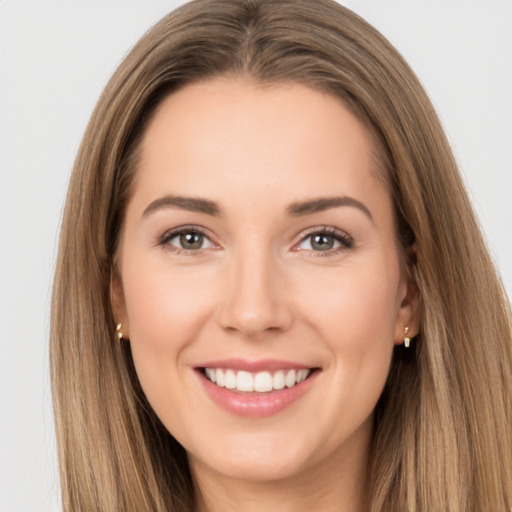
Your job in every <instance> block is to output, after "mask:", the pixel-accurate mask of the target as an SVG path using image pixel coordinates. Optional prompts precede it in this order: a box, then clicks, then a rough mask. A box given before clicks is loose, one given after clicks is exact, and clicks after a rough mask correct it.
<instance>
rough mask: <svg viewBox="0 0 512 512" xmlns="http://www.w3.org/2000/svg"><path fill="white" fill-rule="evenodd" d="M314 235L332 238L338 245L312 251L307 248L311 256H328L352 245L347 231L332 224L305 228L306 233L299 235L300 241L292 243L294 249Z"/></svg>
mask: <svg viewBox="0 0 512 512" xmlns="http://www.w3.org/2000/svg"><path fill="white" fill-rule="evenodd" d="M315 235H320V236H322V235H323V236H326V237H329V238H333V239H334V240H335V241H336V242H338V243H339V244H340V245H339V247H337V248H332V249H328V250H325V251H314V250H311V249H309V250H307V251H306V252H307V253H309V257H312V258H326V257H329V256H333V255H337V254H339V253H341V252H344V251H347V250H349V249H352V248H353V247H354V240H353V239H352V237H350V236H349V235H348V234H347V233H345V232H344V231H341V230H339V229H337V228H334V227H332V226H323V227H322V228H318V227H315V228H310V229H309V230H307V231H306V233H304V234H303V235H302V236H301V239H300V241H299V242H298V243H296V244H295V245H294V250H295V251H299V250H300V249H296V247H298V246H299V245H301V244H303V243H304V242H305V241H306V240H308V239H311V238H312V237H313V236H315Z"/></svg>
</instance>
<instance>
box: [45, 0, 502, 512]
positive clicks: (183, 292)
mask: <svg viewBox="0 0 512 512" xmlns="http://www.w3.org/2000/svg"><path fill="white" fill-rule="evenodd" d="M52 314H53V319H52V343H51V351H52V356H51V358H52V361H51V363H52V382H53V394H54V406H55V414H56V421H57V431H58V440H59V452H60V464H61V480H62V488H63V503H64V508H65V509H66V510H106V511H110V510H162V511H163V510H212V511H215V510H231V509H232V510H262V509H265V508H269V507H271V506H272V507H274V508H276V509H278V510H305V509H312V508H314V509H317V510H375V511H376V510H385V511H391V510H393V511H394V510H411V511H414V510H416V511H420V510H421V511H427V510H428V511H430V510H450V511H457V510H459V511H465V510H493V511H494V510H503V511H505V510H509V509H510V507H511V506H512V471H511V467H512V443H511V434H510V432H511V405H512V404H511V390H512V383H511V380H512V376H511V370H512V343H511V329H510V311H509V306H508V303H507V301H506V299H505V295H504V292H503V289H502V287H501V284H500V282H499V279H498V278H497V276H496V273H495V270H494V268H493V265H492V263H491V261H490V259H489V256H488V254H487V251H486V249H485V246H484V243H483V241H482V237H481V235H480V232H479V229H478V226H477V223H476V221H475V218H474V215H473V213H472V209H471V206H470V204H469V201H468V199H467V195H466V193H465V191H464V188H463V185H462V183H461V180H460V177H459V175H458V172H457V169H456V165H455V162H454V160H453V157H452V155H451V152H450V148H449V145H448V143H447V141H446V138H445V137H444V135H443V133H442V129H441V127H440V124H439V121H438V119H437V117H436V115H435V113H434V111H433V108H432V106H431V104H430V102H429V100H428V99H427V97H426V95H425V93H424V91H423V90H422V88H421V86H420V84H419V83H418V81H417V79H416V78H415V76H414V74H413V73H412V71H411V70H410V69H409V68H408V66H407V65H406V64H405V62H404V61H403V60H402V58H401V57H400V56H399V55H398V54H397V52H396V50H395V49H394V48H393V47H392V46H391V45H390V44H389V43H388V42H387V41H386V40H385V39H384V38H383V37H382V36H381V35H380V34H378V33H377V32H376V31H375V30H374V29H373V28H371V27H370V26H369V25H368V24H367V23H365V22H364V21H362V20H361V19H360V18H358V17H357V16H356V15H354V14H353V13H351V12H350V11H348V10H347V9H344V8H342V7H340V6H339V5H337V4H336V3H334V2H330V1H328V0H322V1H318V2H307V1H278V2H276V1H250V0H247V1H237V2H232V1H227V0H211V1H196V2H191V3H189V4H187V5H185V6H183V7H182V8H180V9H178V10H176V11H175V12H174V13H171V14H170V15H169V16H168V17H166V18H164V19H163V20H162V21H161V22H160V23H159V24H158V25H156V26H155V27H154V28H153V29H152V30H151V31H150V32H149V33H148V34H147V35H146V36H145V37H144V38H143V39H142V40H141V41H140V42H139V43H138V44H137V45H136V47H135V48H134V49H133V50H132V52H131V53H130V54H129V55H128V56H127V58H126V59H125V61H124V62H123V63H122V64H121V66H120V67H119V69H118V70H117V72H116V73H115V74H114V76H113V77H112V79H111V81H110V82H109V84H108V85H107V88H106V90H105V92H104V94H103V96H102V98H101V99H100V101H99V103H98V106H97V108H96V110H95V112H94V114H93V117H92V119H91V122H90V124H89V127H88V129H87V132H86V134H85V137H84V141H83V143H82V146H81V149H80V151H79V155H78V158H77V161H76V164H75V170H74V173H73V176H72V179H71V183H70V188H69V195H68V200H67V205H66V210H65V214H64V222H63V226H62V234H61V245H60V250H59V262H58V268H57V273H56V278H55V288H54V299H53V313H52ZM116 326H117V330H116Z"/></svg>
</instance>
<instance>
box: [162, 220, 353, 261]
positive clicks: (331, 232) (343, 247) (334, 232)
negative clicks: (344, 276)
mask: <svg viewBox="0 0 512 512" xmlns="http://www.w3.org/2000/svg"><path fill="white" fill-rule="evenodd" d="M188 234H194V235H201V236H202V237H204V239H206V240H208V241H209V242H210V244H212V245H215V244H214V242H212V241H211V239H210V238H209V237H208V235H207V234H206V232H205V231H204V230H203V229H202V228H200V227H199V226H181V227H179V228H176V229H172V230H169V231H166V232H165V233H164V234H163V235H162V236H160V237H159V238H158V241H157V245H159V246H161V247H165V248H166V249H168V250H170V251H172V252H174V253H175V254H177V255H181V254H184V255H193V256H197V255H200V254H202V253H203V251H204V248H200V249H184V248H182V247H176V246H174V245H171V244H170V243H169V242H170V241H171V240H172V239H173V238H176V237H178V236H180V235H188ZM315 235H320V236H322V235H323V236H326V237H329V238H333V239H334V240H335V242H338V243H339V244H340V245H339V247H337V248H332V249H327V250H325V251H315V250H312V249H307V250H306V251H304V252H307V253H309V257H313V258H325V257H328V256H332V255H335V254H339V253H341V252H343V251H347V250H349V249H352V248H353V246H354V241H353V239H352V238H351V237H350V236H349V235H348V234H347V233H345V232H343V231H341V230H339V229H337V228H334V227H332V226H323V227H322V228H318V227H315V228H310V229H309V230H307V231H306V233H304V234H303V235H302V236H301V239H300V240H299V242H297V243H296V244H295V245H294V246H293V251H294V252H299V251H300V249H298V248H297V247H298V246H299V245H301V244H303V243H304V242H305V241H306V240H308V239H310V238H312V237H313V236H315Z"/></svg>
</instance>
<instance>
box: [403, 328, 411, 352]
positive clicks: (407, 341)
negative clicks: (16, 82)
mask: <svg viewBox="0 0 512 512" xmlns="http://www.w3.org/2000/svg"><path fill="white" fill-rule="evenodd" d="M408 332H409V327H408V326H407V327H406V328H405V329H404V334H405V336H404V346H405V348H409V347H410V345H411V338H409V337H408V336H407V333H408Z"/></svg>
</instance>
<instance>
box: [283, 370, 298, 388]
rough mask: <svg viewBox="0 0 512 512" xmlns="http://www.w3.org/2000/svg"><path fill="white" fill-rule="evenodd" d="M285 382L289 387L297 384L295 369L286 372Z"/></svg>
mask: <svg viewBox="0 0 512 512" xmlns="http://www.w3.org/2000/svg"><path fill="white" fill-rule="evenodd" d="M285 383H286V387H287V388H291V387H292V386H295V384H296V374H295V370H290V371H289V372H288V373H287V374H286V378H285Z"/></svg>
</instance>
